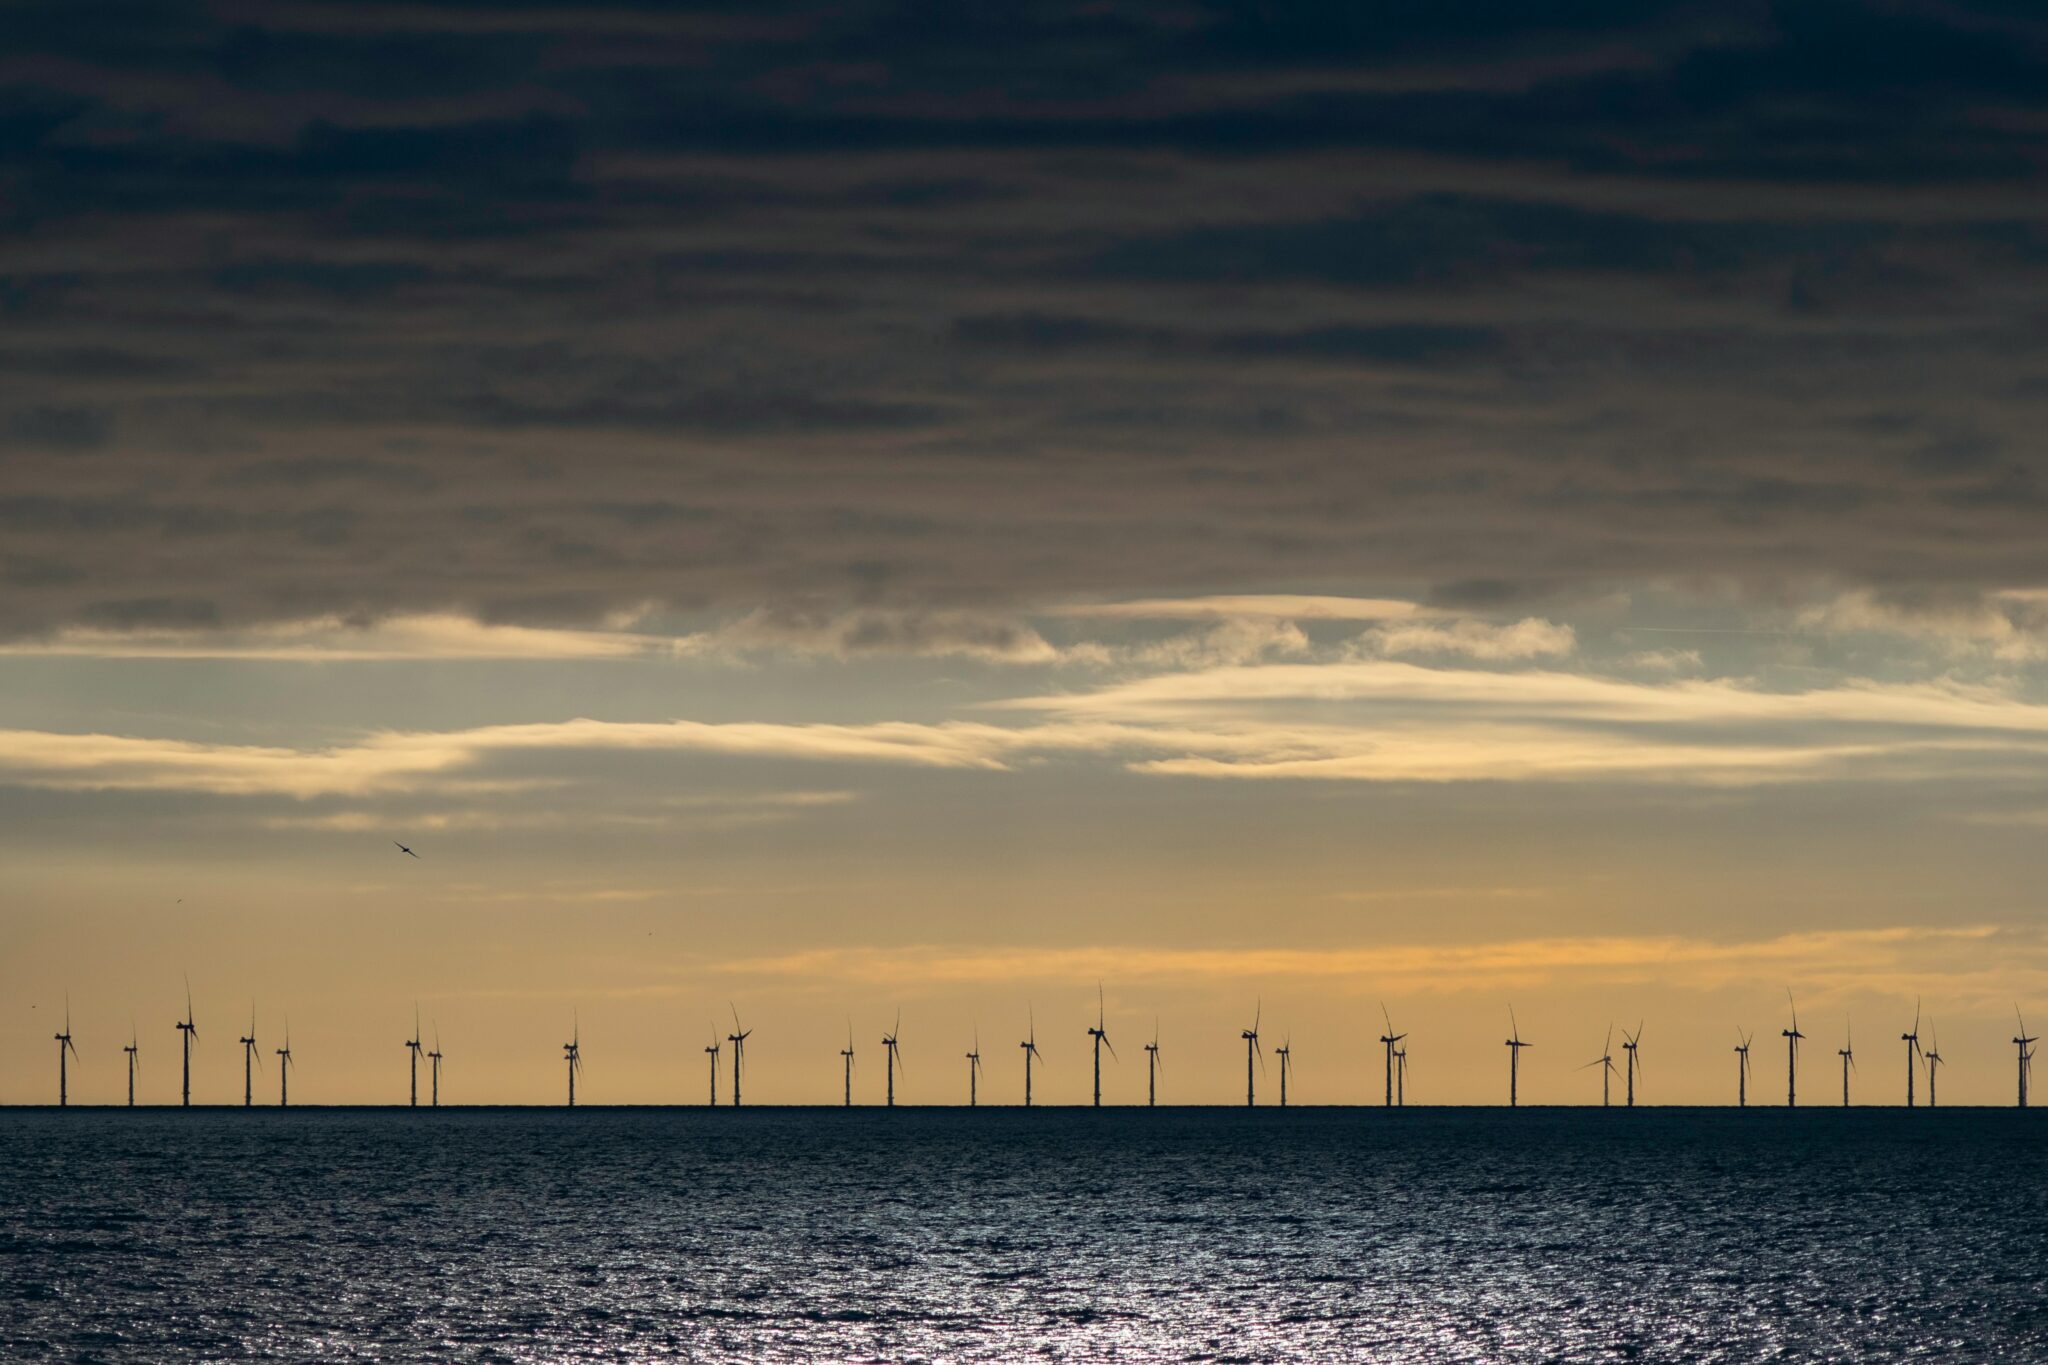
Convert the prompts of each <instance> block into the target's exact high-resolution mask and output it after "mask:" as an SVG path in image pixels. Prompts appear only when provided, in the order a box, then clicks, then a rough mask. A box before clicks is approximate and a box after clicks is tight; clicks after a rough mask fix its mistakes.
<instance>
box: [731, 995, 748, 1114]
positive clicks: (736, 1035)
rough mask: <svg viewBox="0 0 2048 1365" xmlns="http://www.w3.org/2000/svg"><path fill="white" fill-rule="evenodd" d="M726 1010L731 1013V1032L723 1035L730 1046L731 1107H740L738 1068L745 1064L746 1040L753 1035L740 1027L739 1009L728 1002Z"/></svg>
mask: <svg viewBox="0 0 2048 1365" xmlns="http://www.w3.org/2000/svg"><path fill="white" fill-rule="evenodd" d="M725 1003H726V1008H727V1009H729V1010H731V1011H732V1032H731V1033H728V1034H726V1035H725V1041H727V1042H728V1043H731V1044H732V1107H733V1108H735V1109H737V1108H739V1107H740V1068H741V1067H742V1066H744V1065H745V1064H746V1056H747V1039H748V1038H749V1037H751V1036H752V1035H753V1032H754V1031H753V1030H752V1029H750V1028H741V1027H740V1009H739V1006H737V1005H735V1004H733V1003H732V1002H731V1001H730V1000H728V1001H726V1002H725Z"/></svg>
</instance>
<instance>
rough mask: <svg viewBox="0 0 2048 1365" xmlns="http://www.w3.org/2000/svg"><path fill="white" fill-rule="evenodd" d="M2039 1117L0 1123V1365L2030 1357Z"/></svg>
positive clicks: (1463, 1115)
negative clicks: (114, 1364)
mask: <svg viewBox="0 0 2048 1365" xmlns="http://www.w3.org/2000/svg"><path fill="white" fill-rule="evenodd" d="M2044 1290H2048V1115H2044V1114H2042V1113H2040V1112H2038V1111H2035V1112H2029V1113H2020V1112H2017V1111H2011V1110H2002V1111H1991V1110H1962V1109H1955V1110H1942V1111H1936V1112H1932V1113H1930V1112H1927V1111H1925V1110H1922V1111H1919V1112H1913V1113H1909V1112H1903V1111H1897V1110H1868V1111H1861V1112H1856V1111H1851V1112H1849V1113H1843V1112H1841V1111H1837V1110H1826V1109H1813V1110H1803V1111H1799V1112H1797V1113H1787V1112H1785V1111H1783V1110H1767V1109H1752V1110H1748V1111H1742V1112H1738V1111H1730V1110H1673V1109H1639V1110H1635V1111H1625V1110H1620V1109H1615V1110H1610V1111H1606V1112H1602V1111H1600V1110H1590V1111H1588V1110H1543V1109H1524V1110H1520V1111H1516V1112H1509V1111H1503V1110H1445V1109H1407V1110H1402V1111H1397V1112H1391V1113H1390V1112H1386V1111H1382V1110H1373V1109H1362V1110H1327V1109H1326V1110H1317V1109H1294V1110H1288V1111H1284V1112H1283V1111H1278V1110H1270V1109H1267V1110H1259V1111H1255V1112H1246V1111H1243V1110H1215V1109H1160V1110H1156V1111H1150V1112H1148V1111H1145V1110H1142V1109H1111V1110H1105V1111H1101V1112H1090V1111H1087V1110H1063V1109H1037V1110H1032V1111H1028V1112H1027V1111H1021V1110H1017V1109H996V1108H989V1109H982V1110H978V1111H972V1112H969V1111H961V1110H917V1109H898V1110H894V1111H882V1110H875V1109H866V1110H853V1111H851V1112H846V1111H840V1110H830V1109H826V1110H796V1109H747V1110H740V1111H733V1110H730V1109H727V1110H721V1111H717V1112H706V1111H704V1110H650V1109H618V1110H604V1109H582V1110H577V1111H575V1112H567V1111H545V1110H488V1109H444V1110H440V1111H428V1110H419V1111H407V1110H396V1111H391V1110H315V1109H299V1110H292V1111H289V1112H279V1111H277V1110H256V1111H253V1112H246V1111H242V1110H233V1109H229V1110H192V1111H187V1112H179V1111H176V1110H139V1111H121V1110H111V1111H110V1110H98V1111H95V1110H71V1111H68V1112H57V1111H52V1110H7V1111H0V1359H4V1360H6V1361H10V1362H12V1361H23V1360H45V1359H48V1360H95V1361H171V1360H279V1361H287V1360H288V1361H318V1360H383V1361H458V1360H459V1361H470V1360H476V1361H584V1360H593V1361H594V1360H605V1361H614V1360H615V1361H642V1360H735V1361H739V1360H743V1361H771V1362H773V1361H792V1362H794V1361H805V1362H809V1361H856V1360H876V1361H919V1360H931V1361H941V1360H945V1361H984V1360H987V1361H994V1360H1004V1361H1010V1360H1026V1359H1044V1360H1076V1361H1094V1360H1123V1361H1149V1360H1173V1361H1181V1360H1185V1361H1226V1360H1231V1361H1341V1360H1427V1361H1490V1360H1558V1359H1563V1360H1574V1361H1589V1360H1650V1361H1694V1360H1698V1361H1712V1360H1742V1361H1750V1360H1848V1359H1854V1360H1862V1361H1885V1360H1907V1359H1927V1360H1943V1361H1948V1360H1972V1359H1975V1360H1997V1361H2027V1360H2048V1294H2044Z"/></svg>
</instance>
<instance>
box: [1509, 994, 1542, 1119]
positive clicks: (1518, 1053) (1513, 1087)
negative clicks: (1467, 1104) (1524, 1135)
mask: <svg viewBox="0 0 2048 1365" xmlns="http://www.w3.org/2000/svg"><path fill="white" fill-rule="evenodd" d="M1534 1046H1536V1045H1535V1044H1534V1043H1525V1042H1523V1041H1522V1026H1521V1025H1520V1024H1519V1023H1517V1022H1515V1007H1514V1006H1513V1005H1509V1006H1508V1041H1507V1049H1508V1108H1510V1109H1515V1108H1519V1107H1520V1106H1521V1103H1522V1094H1521V1078H1522V1049H1523V1048H1525V1047H1534Z"/></svg>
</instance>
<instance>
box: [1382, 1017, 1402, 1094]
mask: <svg viewBox="0 0 2048 1365" xmlns="http://www.w3.org/2000/svg"><path fill="white" fill-rule="evenodd" d="M1380 1018H1382V1019H1384V1020H1386V1021H1387V1031H1386V1032H1385V1033H1382V1034H1381V1035H1380V1041H1381V1042H1382V1043H1385V1044H1386V1045H1387V1108H1389V1109H1391V1108H1393V1107H1394V1044H1396V1043H1398V1042H1400V1041H1401V1040H1402V1039H1403V1038H1406V1037H1407V1036H1408V1035H1407V1034H1405V1033H1396V1032H1394V1016H1393V1015H1391V1014H1388V1013H1387V1002H1386V1001H1384V1000H1382V1001H1380Z"/></svg>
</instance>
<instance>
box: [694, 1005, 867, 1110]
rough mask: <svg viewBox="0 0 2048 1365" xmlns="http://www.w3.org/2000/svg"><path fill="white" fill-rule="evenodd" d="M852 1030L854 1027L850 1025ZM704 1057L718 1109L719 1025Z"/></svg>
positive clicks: (713, 1098)
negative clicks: (708, 1067) (709, 1068)
mask: <svg viewBox="0 0 2048 1365" xmlns="http://www.w3.org/2000/svg"><path fill="white" fill-rule="evenodd" d="M847 1027H848V1028H849V1029H850V1028H852V1027H853V1025H851V1024H848V1025H847ZM704 1055H705V1056H706V1057H707V1058H709V1059H710V1061H711V1108H713V1109H716V1108H717V1107H718V1025H716V1024H713V1025H712V1026H711V1046H710V1047H707V1048H705V1049H704Z"/></svg>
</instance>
